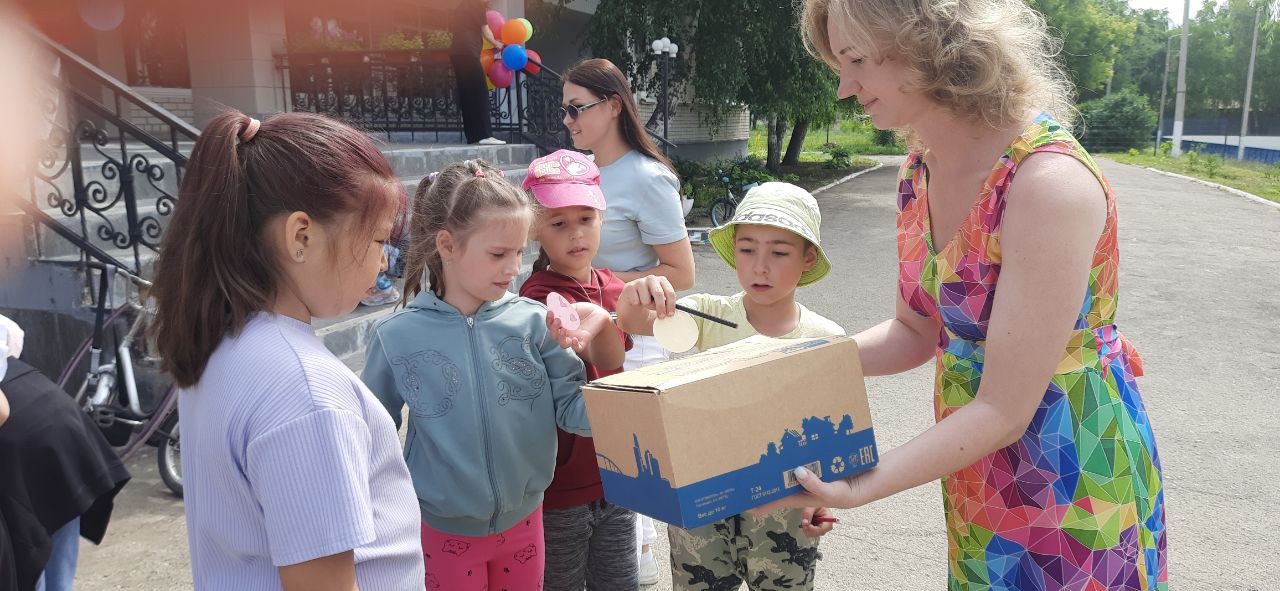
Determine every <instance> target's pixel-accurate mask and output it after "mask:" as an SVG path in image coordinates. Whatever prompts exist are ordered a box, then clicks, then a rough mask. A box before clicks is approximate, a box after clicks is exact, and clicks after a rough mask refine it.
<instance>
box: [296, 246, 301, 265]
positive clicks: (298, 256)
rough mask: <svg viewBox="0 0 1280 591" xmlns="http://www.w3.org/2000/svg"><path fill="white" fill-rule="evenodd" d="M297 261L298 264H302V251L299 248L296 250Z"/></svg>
mask: <svg viewBox="0 0 1280 591" xmlns="http://www.w3.org/2000/svg"><path fill="white" fill-rule="evenodd" d="M297 259H298V262H299V263H301V262H302V249H301V248H299V249H298V254H297Z"/></svg>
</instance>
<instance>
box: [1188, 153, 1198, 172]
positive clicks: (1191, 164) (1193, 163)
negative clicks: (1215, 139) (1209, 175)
mask: <svg viewBox="0 0 1280 591" xmlns="http://www.w3.org/2000/svg"><path fill="white" fill-rule="evenodd" d="M1187 168H1189V169H1191V170H1195V169H1197V168H1200V153H1199V152H1197V151H1195V150H1192V151H1190V152H1187Z"/></svg>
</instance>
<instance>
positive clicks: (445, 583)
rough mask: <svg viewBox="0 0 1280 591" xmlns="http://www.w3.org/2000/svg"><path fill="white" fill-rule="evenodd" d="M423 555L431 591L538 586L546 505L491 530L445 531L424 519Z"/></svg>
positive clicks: (525, 590)
mask: <svg viewBox="0 0 1280 591" xmlns="http://www.w3.org/2000/svg"><path fill="white" fill-rule="evenodd" d="M422 555H423V559H424V560H425V561H426V565H427V589H428V591H432V590H436V589H442V590H443V589H447V590H448V591H486V590H487V591H536V590H540V589H542V574H543V569H544V560H545V555H546V553H545V552H544V546H543V541H542V508H541V507H539V508H537V509H535V510H534V511H533V513H531V514H529V516H528V517H526V518H524V520H523V521H521V522H519V523H517V524H515V525H514V526H512V527H511V528H510V529H508V530H506V531H504V532H502V533H498V534H493V535H490V536H479V537H475V536H458V535H453V534H447V533H444V532H441V531H436V530H434V529H432V528H431V526H429V525H427V524H426V522H423V524H422Z"/></svg>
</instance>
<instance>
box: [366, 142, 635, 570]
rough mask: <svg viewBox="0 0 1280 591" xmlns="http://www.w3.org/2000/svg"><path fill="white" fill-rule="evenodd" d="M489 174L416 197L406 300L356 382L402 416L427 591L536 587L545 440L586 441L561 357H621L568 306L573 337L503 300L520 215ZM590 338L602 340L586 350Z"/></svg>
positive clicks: (467, 167)
mask: <svg viewBox="0 0 1280 591" xmlns="http://www.w3.org/2000/svg"><path fill="white" fill-rule="evenodd" d="M501 174H502V173H501V172H500V171H498V170H497V169H495V168H493V167H491V166H489V165H487V164H485V163H484V162H482V161H472V160H469V161H466V162H463V163H458V164H454V165H451V166H450V167H448V168H446V169H445V170H444V171H441V172H440V173H439V174H438V175H433V176H432V177H431V178H428V179H426V180H424V181H423V183H422V185H421V186H419V188H418V195H417V196H416V197H415V199H414V204H413V212H412V218H411V222H410V223H411V230H410V237H411V238H410V240H411V242H410V244H409V247H408V256H407V258H406V270H405V276H406V283H405V290H406V292H407V295H408V296H409V298H407V300H411V301H410V303H408V304H407V306H406V307H405V308H404V309H403V310H400V311H398V312H396V313H395V314H392V315H391V316H390V317H388V318H386V319H385V320H383V321H381V322H379V323H378V324H377V325H376V326H375V327H374V331H373V335H372V338H371V342H370V344H369V348H368V353H367V359H366V365H365V369H364V375H363V378H364V382H365V383H366V384H367V385H368V386H369V389H370V390H372V391H373V393H374V394H375V395H376V396H377V397H378V398H379V399H380V400H381V401H382V403H383V404H384V405H385V406H386V407H387V411H388V412H390V413H391V416H392V418H393V419H394V420H395V422H396V426H397V428H399V426H400V423H401V413H402V410H403V408H404V406H405V405H406V404H407V405H408V407H409V412H408V415H407V416H408V422H409V428H408V430H409V432H408V437H407V440H406V442H405V449H404V453H405V461H406V462H407V463H408V465H409V471H410V474H411V475H412V477H413V485H414V488H415V490H416V492H417V495H418V505H419V507H420V509H421V512H422V521H423V523H422V542H423V555H424V558H425V561H426V573H427V575H426V576H427V588H428V589H435V588H440V589H451V590H460V591H465V590H469V589H476V590H480V589H483V588H485V586H486V585H487V587H488V588H489V589H503V588H507V589H535V588H539V586H540V584H541V581H542V574H543V564H544V563H543V554H544V552H543V533H542V531H543V530H542V510H541V505H542V494H543V491H544V490H545V489H546V488H547V485H548V484H550V482H551V477H552V474H553V472H554V469H555V460H556V427H560V428H561V429H564V430H565V431H568V432H570V433H575V434H578V435H584V436H589V435H591V430H590V426H589V425H588V422H587V412H586V408H585V406H584V405H583V400H582V383H583V381H584V379H585V373H584V370H583V363H582V361H581V360H580V359H579V357H578V356H577V355H576V354H575V353H574V351H571V350H568V349H570V348H572V349H576V350H578V351H580V352H581V353H582V354H583V355H584V356H588V357H594V356H606V357H613V356H616V357H617V358H618V359H621V357H622V355H623V352H622V343H621V340H620V339H618V338H616V333H615V332H614V331H615V330H616V328H615V327H614V324H613V321H612V320H611V319H610V318H609V314H608V312H606V311H605V310H603V309H602V308H599V307H598V306H595V305H593V304H576V305H575V306H576V310H577V312H578V314H579V316H580V318H581V326H580V327H579V328H577V329H576V330H573V331H569V330H565V329H564V328H563V327H561V325H560V324H559V322H555V321H549V320H548V314H547V309H546V307H545V306H543V305H542V304H540V303H537V302H535V301H533V300H529V299H527V298H521V297H517V296H515V295H513V294H511V293H509V292H508V291H507V289H508V287H509V286H510V285H511V282H512V281H513V280H514V279H515V277H516V275H517V274H518V273H519V272H520V263H521V258H522V254H523V251H524V247H525V243H526V241H527V239H528V231H529V225H530V223H531V221H532V219H533V211H532V209H531V207H532V205H531V200H530V199H529V197H527V196H526V195H525V194H524V193H523V192H521V191H520V190H519V189H517V188H516V187H514V186H513V185H511V183H509V182H508V181H506V180H505V179H503V178H502V176H501ZM428 282H429V287H430V288H429V289H426V290H424V289H423V286H424V283H428ZM419 292H420V293H419ZM415 294H416V297H414V296H415ZM602 333H604V334H608V335H609V336H610V337H611V338H603V339H595V338H594V337H595V336H596V335H598V334H602ZM613 349H617V350H616V351H615V350H613Z"/></svg>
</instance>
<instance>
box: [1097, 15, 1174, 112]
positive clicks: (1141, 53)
mask: <svg viewBox="0 0 1280 591" xmlns="http://www.w3.org/2000/svg"><path fill="white" fill-rule="evenodd" d="M1132 18H1133V20H1134V24H1135V25H1136V28H1135V30H1134V34H1133V37H1132V38H1131V39H1130V41H1129V43H1124V44H1121V45H1120V51H1119V54H1118V55H1117V57H1116V62H1115V76H1114V77H1113V78H1112V80H1111V88H1112V89H1113V90H1121V89H1125V88H1133V89H1135V90H1137V91H1138V93H1139V94H1141V95H1142V96H1144V97H1147V99H1148V100H1149V101H1151V106H1153V107H1156V106H1158V105H1157V102H1159V100H1160V84H1161V83H1162V82H1164V67H1165V48H1166V44H1167V42H1168V34H1169V12H1168V11H1167V10H1153V9H1147V10H1135V11H1133V13H1132ZM1174 44H1175V45H1174V49H1173V54H1171V55H1170V58H1171V59H1172V62H1171V64H1172V66H1173V67H1174V68H1176V67H1177V65H1178V62H1177V55H1176V54H1177V51H1178V49H1177V45H1176V44H1177V39H1175V40H1174ZM1175 72H1176V69H1175Z"/></svg>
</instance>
